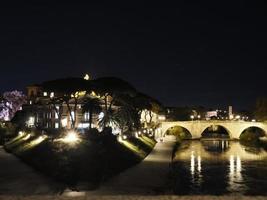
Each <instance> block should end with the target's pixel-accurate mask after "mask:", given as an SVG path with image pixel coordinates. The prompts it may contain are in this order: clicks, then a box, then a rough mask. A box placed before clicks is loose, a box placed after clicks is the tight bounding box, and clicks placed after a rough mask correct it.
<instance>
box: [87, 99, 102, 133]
mask: <svg viewBox="0 0 267 200" xmlns="http://www.w3.org/2000/svg"><path fill="white" fill-rule="evenodd" d="M82 110H83V112H84V113H85V112H89V129H90V130H91V129H92V123H93V114H94V113H99V112H101V110H102V107H101V102H100V100H99V99H98V98H92V97H87V98H86V99H85V100H84V104H83V106H82Z"/></svg>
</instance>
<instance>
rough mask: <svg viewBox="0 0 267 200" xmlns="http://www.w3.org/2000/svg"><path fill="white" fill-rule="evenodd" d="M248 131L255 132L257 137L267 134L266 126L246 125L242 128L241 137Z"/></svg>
mask: <svg viewBox="0 0 267 200" xmlns="http://www.w3.org/2000/svg"><path fill="white" fill-rule="evenodd" d="M246 131H248V132H249V131H251V133H253V134H255V135H256V136H257V137H262V136H266V135H267V132H266V130H265V129H264V128H262V127H259V126H248V127H245V128H243V129H241V132H240V135H239V138H241V137H242V134H245V133H246Z"/></svg>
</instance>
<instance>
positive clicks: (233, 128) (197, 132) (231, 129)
mask: <svg viewBox="0 0 267 200" xmlns="http://www.w3.org/2000/svg"><path fill="white" fill-rule="evenodd" d="M175 126H180V127H183V128H185V129H186V130H188V131H189V132H190V133H191V135H192V138H193V139H194V138H200V137H201V135H202V133H203V132H204V131H205V129H207V128H208V127H210V126H221V127H223V128H225V130H226V131H227V132H228V134H229V136H230V138H231V139H239V137H240V135H241V133H242V132H243V131H244V130H246V129H247V128H250V127H257V128H260V129H262V130H263V131H264V132H265V134H266V133H267V123H263V122H248V121H218V120H209V121H207V120H205V121H204V120H203V121H202V120H196V121H175V122H162V123H161V134H162V135H163V134H165V133H166V131H167V130H168V129H169V128H171V127H175ZM156 137H157V136H156Z"/></svg>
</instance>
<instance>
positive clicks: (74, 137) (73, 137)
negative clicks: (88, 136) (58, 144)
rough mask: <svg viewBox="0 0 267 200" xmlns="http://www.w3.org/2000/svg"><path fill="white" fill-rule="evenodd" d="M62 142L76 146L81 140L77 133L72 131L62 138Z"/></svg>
mask: <svg viewBox="0 0 267 200" xmlns="http://www.w3.org/2000/svg"><path fill="white" fill-rule="evenodd" d="M60 141H62V142H65V143H73V144H75V143H77V142H79V141H80V138H79V136H78V134H77V133H76V132H74V131H70V132H68V133H67V135H66V136H65V137H64V138H61V139H60Z"/></svg>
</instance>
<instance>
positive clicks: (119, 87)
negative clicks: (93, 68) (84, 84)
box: [92, 77, 136, 127]
mask: <svg viewBox="0 0 267 200" xmlns="http://www.w3.org/2000/svg"><path fill="white" fill-rule="evenodd" d="M92 85H93V88H94V91H96V92H97V93H98V95H99V96H100V97H101V98H102V99H103V100H104V117H103V119H102V120H101V125H103V127H106V126H107V125H108V124H110V123H112V121H113V119H114V118H113V116H112V115H113V113H114V112H113V110H112V106H113V105H114V104H115V103H116V102H119V99H120V97H121V96H123V95H129V96H134V95H135V94H136V89H135V88H134V87H133V86H132V85H130V84H129V83H128V82H126V81H124V80H122V79H119V78H115V77H102V78H98V79H96V80H94V81H93V83H92Z"/></svg>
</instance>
